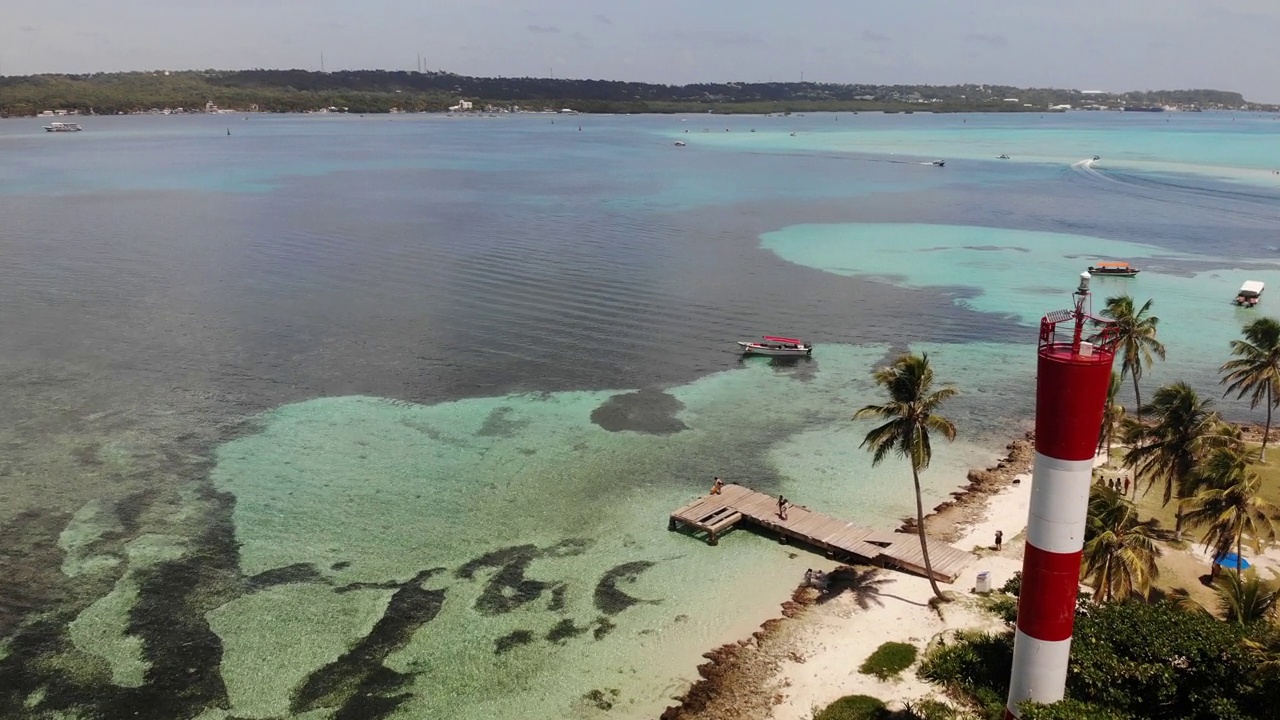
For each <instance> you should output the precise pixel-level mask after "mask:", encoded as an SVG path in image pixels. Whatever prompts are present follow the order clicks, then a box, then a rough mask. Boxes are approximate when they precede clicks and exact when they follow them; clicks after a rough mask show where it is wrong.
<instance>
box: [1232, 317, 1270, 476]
mask: <svg viewBox="0 0 1280 720" xmlns="http://www.w3.org/2000/svg"><path fill="white" fill-rule="evenodd" d="M1231 355H1232V356H1233V357H1234V359H1233V360H1228V361H1227V362H1226V363H1225V364H1223V366H1222V373H1223V377H1222V382H1223V383H1224V384H1227V392H1226V393H1225V394H1227V395H1229V394H1231V393H1236V397H1238V398H1243V397H1244V396H1245V395H1248V396H1249V407H1251V408H1256V407H1258V403H1264V404H1265V405H1266V407H1267V423H1266V426H1265V428H1264V430H1263V433H1262V448H1261V449H1260V450H1259V459H1260V460H1261V462H1266V461H1267V440H1268V439H1269V437H1270V435H1271V410H1272V408H1274V407H1275V406H1276V403H1277V402H1280V391H1278V390H1280V321H1278V320H1276V319H1275V318H1269V317H1261V318H1258V319H1257V320H1254V321H1253V322H1251V323H1249V324H1248V325H1246V326H1245V327H1244V339H1243V340H1232V341H1231Z"/></svg>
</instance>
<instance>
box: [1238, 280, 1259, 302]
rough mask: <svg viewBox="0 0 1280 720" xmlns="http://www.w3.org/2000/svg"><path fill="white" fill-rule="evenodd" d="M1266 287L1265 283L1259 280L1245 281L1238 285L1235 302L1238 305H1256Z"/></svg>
mask: <svg viewBox="0 0 1280 720" xmlns="http://www.w3.org/2000/svg"><path fill="white" fill-rule="evenodd" d="M1266 287H1267V286H1266V284H1265V283H1263V282H1262V281H1260V280H1247V281H1245V284H1243V285H1241V286H1240V292H1238V293H1236V300H1235V302H1236V304H1237V305H1239V306H1240V307H1256V306H1257V304H1258V301H1259V300H1260V299H1262V291H1263V290H1265V289H1266Z"/></svg>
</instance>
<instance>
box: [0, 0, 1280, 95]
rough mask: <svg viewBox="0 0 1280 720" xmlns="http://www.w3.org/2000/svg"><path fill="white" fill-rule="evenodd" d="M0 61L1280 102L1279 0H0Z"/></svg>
mask: <svg viewBox="0 0 1280 720" xmlns="http://www.w3.org/2000/svg"><path fill="white" fill-rule="evenodd" d="M4 5H5V7H4V10H3V12H2V13H0V18H3V20H2V21H0V72H2V73H4V74H6V75H15V74H27V73H42V72H89V71H109V70H150V69H160V68H165V69H190V68H223V69H238V68H250V67H267V68H308V69H319V66H320V54H321V53H322V52H323V53H324V57H325V66H326V69H329V70H335V69H342V68H385V69H403V70H412V69H414V68H415V67H416V66H417V56H418V54H419V53H421V54H422V56H423V58H424V59H425V61H426V65H427V67H428V69H438V70H450V71H453V72H459V73H464V74H471V75H506V76H513V75H547V74H549V73H552V72H554V75H555V76H556V77H590V78H608V79H626V80H644V81H654V82H669V83H686V82H695V81H708V82H723V81H731V80H748V81H751V80H770V79H772V80H799V79H800V74H801V73H802V72H803V73H804V78H805V79H806V80H815V81H823V82H870V83H930V84H951V83H961V82H978V83H981V82H985V83H997V84H1009V85H1018V86H1031V85H1034V86H1055V87H1074V88H1079V89H1082V90H1083V89H1099V90H1144V89H1162V88H1189V87H1212V88H1217V89H1223V90H1238V91H1240V92H1242V93H1244V95H1245V97H1246V98H1248V99H1250V100H1257V101H1264V102H1280V72H1277V70H1280V0H716V1H714V2H713V1H712V0H76V1H75V2H42V1H40V0H7V1H6V2H5V3H4Z"/></svg>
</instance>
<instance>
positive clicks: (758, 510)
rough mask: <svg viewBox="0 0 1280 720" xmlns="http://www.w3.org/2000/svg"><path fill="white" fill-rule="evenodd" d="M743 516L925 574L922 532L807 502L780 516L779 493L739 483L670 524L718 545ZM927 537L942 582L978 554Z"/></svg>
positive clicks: (832, 550) (846, 556) (834, 551)
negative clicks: (882, 527)
mask: <svg viewBox="0 0 1280 720" xmlns="http://www.w3.org/2000/svg"><path fill="white" fill-rule="evenodd" d="M744 520H745V521H747V522H750V523H752V524H754V525H756V526H759V527H762V528H764V529H766V530H769V531H772V532H776V533H778V536H779V539H780V540H782V541H783V542H785V541H787V540H788V539H795V540H799V541H800V542H803V543H805V544H808V545H812V546H813V547H816V548H819V549H821V550H824V551H825V552H826V553H827V554H828V555H830V556H832V557H836V558H838V559H841V560H846V561H851V562H859V563H868V564H872V565H881V566H886V567H897V568H900V569H902V570H907V571H909V572H913V573H916V574H917V575H924V574H925V572H924V557H923V556H922V555H921V553H920V537H919V536H918V535H910V534H907V533H900V532H889V531H879V530H871V529H868V528H864V527H860V526H858V525H854V524H853V523H850V522H845V521H844V520H840V519H837V518H833V517H831V516H830V515H824V514H823V513H820V512H814V511H813V510H810V509H809V508H807V507H805V506H803V505H788V506H787V519H786V520H783V519H782V518H781V517H779V516H778V498H776V497H773V496H771V495H766V494H764V493H762V492H756V491H755V490H752V489H750V488H746V487H743V486H741V485H725V486H724V488H723V489H722V490H721V492H720V493H719V494H718V495H707V496H705V497H702V498H699V499H697V500H695V501H693V502H691V503H689V504H688V505H685V506H684V507H682V508H680V509H678V510H676V511H675V512H673V513H671V519H670V520H669V521H668V523H667V528H668V529H669V530H678V529H680V528H681V527H685V528H689V529H692V530H694V531H701V532H704V533H706V534H707V542H709V543H710V544H712V545H715V544H716V543H717V541H718V540H719V539H720V535H722V534H723V533H724V532H725V531H726V530H728V529H729V528H731V527H733V526H734V525H737V524H738V523H739V522H742V521H744ZM926 542H927V543H928V545H929V561H930V563H931V564H932V565H933V576H934V578H935V579H937V580H939V581H941V582H947V583H950V582H955V579H956V577H958V576H959V575H960V571H961V570H963V569H964V568H965V566H966V565H968V564H969V563H970V562H972V561H973V560H975V559H976V556H974V555H973V554H972V553H968V552H965V551H963V550H960V549H957V548H954V547H951V546H950V545H947V544H945V543H941V542H938V541H937V540H926Z"/></svg>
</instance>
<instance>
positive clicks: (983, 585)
mask: <svg viewBox="0 0 1280 720" xmlns="http://www.w3.org/2000/svg"><path fill="white" fill-rule="evenodd" d="M974 590H975V591H977V592H980V593H984V592H991V573H990V571H987V570H983V571H982V572H980V573H978V581H977V582H976V583H975V584H974Z"/></svg>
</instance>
